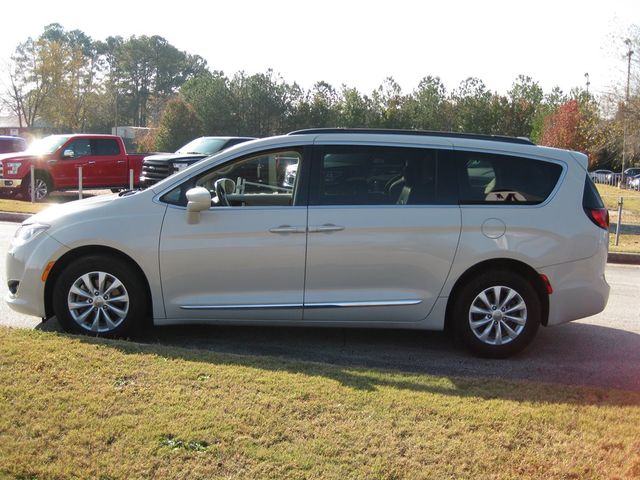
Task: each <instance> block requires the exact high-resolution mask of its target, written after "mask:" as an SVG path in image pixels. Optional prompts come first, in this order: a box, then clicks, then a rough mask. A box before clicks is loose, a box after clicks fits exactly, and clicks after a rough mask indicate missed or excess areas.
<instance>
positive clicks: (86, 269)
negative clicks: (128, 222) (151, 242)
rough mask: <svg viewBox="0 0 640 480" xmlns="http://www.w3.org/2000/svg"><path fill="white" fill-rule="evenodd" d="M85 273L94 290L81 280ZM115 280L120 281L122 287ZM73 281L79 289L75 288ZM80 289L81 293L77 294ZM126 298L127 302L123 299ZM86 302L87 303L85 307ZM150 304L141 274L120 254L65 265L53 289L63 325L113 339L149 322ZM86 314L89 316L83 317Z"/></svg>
mask: <svg viewBox="0 0 640 480" xmlns="http://www.w3.org/2000/svg"><path fill="white" fill-rule="evenodd" d="M100 272H101V273H102V274H104V275H103V278H104V280H103V281H102V283H103V285H102V286H100V285H99V283H100ZM85 275H88V277H85V279H86V278H88V280H89V283H90V285H91V286H92V288H93V289H94V291H93V292H90V291H89V288H88V287H87V284H86V282H85V281H83V280H82V277H83V276H85ZM113 279H115V280H117V281H119V282H120V284H121V286H118V283H117V282H116V281H114V280H113ZM74 284H75V286H76V288H75V289H74V290H73V291H72V288H73V287H74ZM98 289H99V290H100V291H101V292H98ZM78 290H82V292H79V293H74V292H78ZM98 293H100V294H98ZM103 293H104V295H103ZM110 295H111V296H110ZM99 297H100V299H99ZM125 297H126V299H127V301H126V302H125V301H124V300H122V299H123V298H125ZM90 301H91V302H92V303H91V304H89V302H90ZM84 302H86V303H87V305H86V307H85V305H83V304H84ZM81 304H82V305H81ZM148 304H149V298H148V293H147V290H146V288H145V286H144V279H143V278H142V276H141V274H140V273H139V272H138V271H137V270H136V269H134V268H133V267H132V266H131V265H130V264H129V263H127V262H126V261H124V260H123V259H121V258H119V257H117V256H111V255H91V256H88V257H82V258H78V259H76V260H74V261H73V262H72V263H70V264H69V265H68V266H67V267H65V269H64V270H63V271H62V273H61V274H60V276H59V277H58V278H57V280H56V283H55V285H54V288H53V311H54V313H55V315H56V317H57V318H58V321H59V322H60V325H61V326H62V328H63V329H64V330H65V331H66V332H70V333H83V334H85V335H93V336H103V337H111V338H114V337H123V336H127V335H131V334H133V333H135V332H136V331H137V330H138V329H139V328H140V327H141V326H143V325H144V324H145V323H146V322H145V320H146V318H147V315H148ZM70 305H74V306H75V308H71V307H70ZM88 310H89V313H87V311H88ZM122 312H125V313H124V314H123V313H122ZM85 314H87V316H86V318H84V319H83V315H85ZM74 316H75V319H74ZM96 318H97V320H96ZM76 319H78V320H76ZM107 319H109V320H110V321H111V324H109V323H108V321H107ZM96 324H97V327H96V326H95V325H96Z"/></svg>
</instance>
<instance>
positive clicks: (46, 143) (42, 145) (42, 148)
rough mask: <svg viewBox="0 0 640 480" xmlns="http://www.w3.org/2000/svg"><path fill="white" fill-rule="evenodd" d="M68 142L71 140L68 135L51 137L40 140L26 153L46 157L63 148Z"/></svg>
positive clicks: (30, 146)
mask: <svg viewBox="0 0 640 480" xmlns="http://www.w3.org/2000/svg"><path fill="white" fill-rule="evenodd" d="M67 140H69V136H68V135H49V136H48V137H44V138H41V139H40V140H36V141H35V142H33V143H32V144H31V145H29V148H28V149H27V150H26V152H25V153H29V154H31V155H45V154H48V153H53V152H55V151H56V150H58V148H60V147H61V146H62V144H64V143H65V142H66V141H67Z"/></svg>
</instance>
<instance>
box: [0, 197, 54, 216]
mask: <svg viewBox="0 0 640 480" xmlns="http://www.w3.org/2000/svg"><path fill="white" fill-rule="evenodd" d="M48 206H49V204H48V203H31V202H24V201H22V200H16V199H12V198H10V199H8V198H0V212H15V213H38V212H39V211H41V210H44V209H45V208H47V207H48Z"/></svg>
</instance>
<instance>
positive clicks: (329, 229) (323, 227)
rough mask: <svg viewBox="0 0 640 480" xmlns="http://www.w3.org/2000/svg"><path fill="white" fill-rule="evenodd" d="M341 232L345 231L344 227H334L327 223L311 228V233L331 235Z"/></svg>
mask: <svg viewBox="0 0 640 480" xmlns="http://www.w3.org/2000/svg"><path fill="white" fill-rule="evenodd" d="M341 230H344V227H343V226H341V225H334V224H333V223H325V224H324V225H313V226H309V233H329V232H339V231H341Z"/></svg>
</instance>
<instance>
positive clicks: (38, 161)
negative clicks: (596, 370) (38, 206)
mask: <svg viewBox="0 0 640 480" xmlns="http://www.w3.org/2000/svg"><path fill="white" fill-rule="evenodd" d="M143 158H144V154H139V155H131V154H128V153H127V151H126V149H125V146H124V143H123V141H122V138H120V137H118V136H116V135H91V134H77V135H50V136H48V137H45V138H43V139H41V140H38V141H36V142H34V143H33V144H31V146H30V147H29V148H28V149H27V150H25V151H24V152H20V153H14V154H7V155H3V156H1V157H0V161H1V162H2V172H1V174H0V175H1V176H0V190H2V191H3V192H7V193H21V194H22V196H23V197H25V198H30V197H31V180H30V179H31V166H34V167H35V170H34V171H35V175H34V186H35V199H36V200H43V199H45V198H46V197H47V196H48V195H49V193H51V192H52V191H54V190H74V189H77V188H78V168H79V167H82V184H83V186H84V187H86V188H114V189H116V188H127V187H128V186H129V170H130V169H133V171H134V186H137V185H138V182H137V178H138V177H139V176H140V169H141V166H142V159H143Z"/></svg>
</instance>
